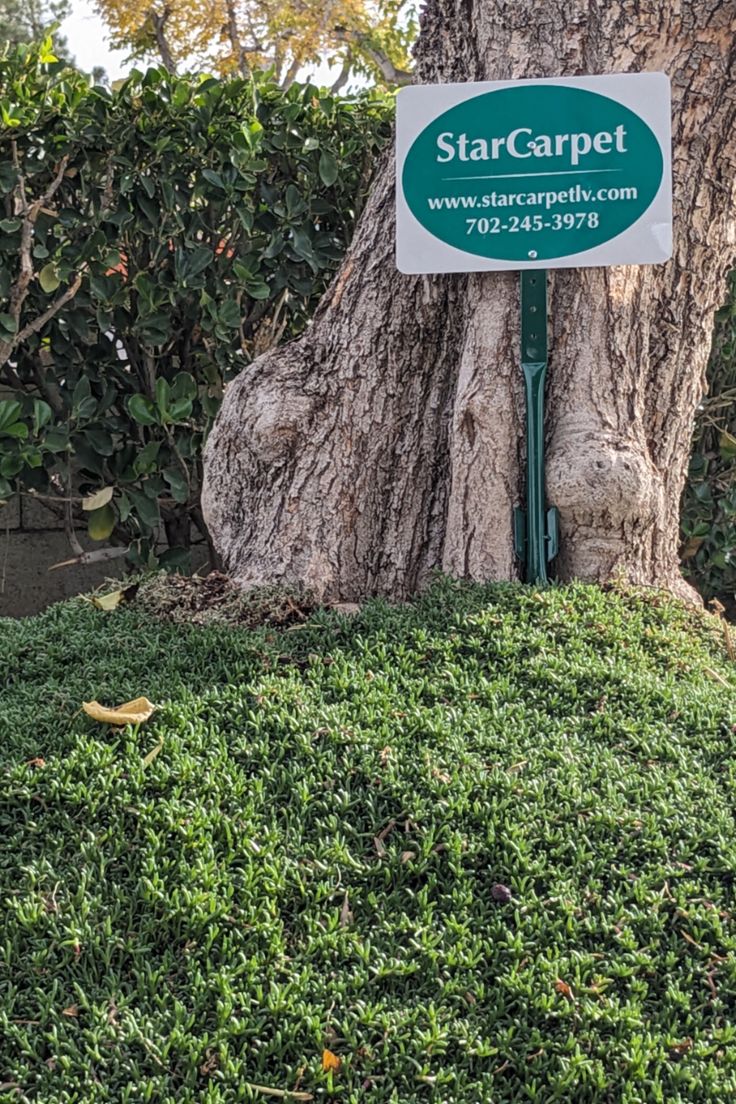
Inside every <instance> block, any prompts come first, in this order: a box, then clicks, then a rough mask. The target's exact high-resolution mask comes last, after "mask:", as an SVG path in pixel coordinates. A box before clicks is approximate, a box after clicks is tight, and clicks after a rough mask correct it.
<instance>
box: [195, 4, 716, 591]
mask: <svg viewBox="0 0 736 1104" xmlns="http://www.w3.org/2000/svg"><path fill="white" fill-rule="evenodd" d="M421 25H422V33H421V36H420V39H419V42H418V45H417V50H416V55H417V74H416V77H417V80H418V81H421V82H435V81H437V82H445V81H461V80H485V79H508V78H517V77H544V76H555V75H570V74H577V73H607V72H636V71H641V70H663V71H664V72H666V73H668V74H669V75H670V77H671V79H672V92H673V130H674V137H673V157H674V192H675V248H674V255H673V259H672V260H671V261H670V262H668V263H667V264H666V265H660V266H654V267H648V266H642V267H619V268H609V269H578V270H559V271H558V272H556V273H555V274H554V275H553V278H552V282H551V289H550V295H551V302H552V304H553V311H552V331H551V369H550V379H549V384H548V398H547V403H548V405H547V410H548V441H547V496H548V501H549V502H550V503H551V504H554V505H556V506H557V507H559V509H560V512H561V553H560V556H559V558H558V561H557V564H556V573H557V575H558V576H559V577H561V578H563V579H570V578H573V577H577V578H582V579H587V580H601V581H602V580H605V579H608V578H610V577H612V576H614V575H617V576H624V577H626V578H628V579H629V580H630V581H632V582H634V583H638V584H644V585H660V586H666V587H669V588H670V589H672V590H675V591H678V592H680V593H684V592H685V591H686V590H689V588H687V587H685V584H684V583H683V582H682V580H681V577H680V573H679V569H678V555H677V545H678V512H679V501H680V495H681V491H682V487H683V482H684V479H685V475H686V468H687V462H688V454H689V448H690V437H691V431H692V424H693V418H694V414H695V410H696V406H697V404H698V402H699V400H700V398H701V396H702V393H703V390H704V381H705V367H706V362H707V358H708V352H709V347H710V340H711V330H712V319H713V312H714V310H715V309H716V308H717V307H718V306H719V304H720V303H721V302H722V300H723V297H724V293H725V277H726V274H727V272H728V270H729V269H730V268H731V267H732V266H733V264H734V261H735V260H736V218H735V215H734V210H735V207H734V200H735V199H736V189H735V181H736V0H593V2H592V3H590V2H589V0H548V2H547V3H546V4H544V5H539V4H537V3H536V2H535V0H516V2H515V3H513V4H509V3H507V2H506V0H429V2H428V3H427V6H426V8H425V10H424V12H423V15H422V19H421ZM393 250H394V176H393V162H392V158H391V155H390V154H387V156H386V157H385V158H384V160H383V162H382V163H381V165H380V167H379V170H378V173H377V179H376V181H375V185H374V188H373V191H372V195H371V198H370V200H369V202H368V204H367V206H366V209H365V211H364V213H363V216H362V218H361V220H360V223H359V226H358V229H357V232H356V235H355V239H354V242H353V245H352V247H351V249H350V251H349V252H348V254H347V256H346V258H345V261H344V263H343V265H342V267H341V269H340V271H339V273H338V275H337V277H336V279H335V281H334V283H333V284H332V286H331V288H330V290H329V291H328V292H327V294H326V296H325V298H324V300H323V302H322V304H321V306H320V309H319V311H318V313H317V317H316V318H315V321H314V324H313V325H312V327H311V328H310V329H309V331H308V332H307V333H306V334H305V335H304V336H303V337H302V338H300V339H299V340H298V341H296V342H294V343H292V344H290V345H287V346H285V347H284V348H282V349H280V350H278V351H275V352H271V353H268V354H266V355H265V356H263V357H261V358H259V359H258V360H257V361H255V362H254V363H253V364H252V365H250V367H249V368H247V369H246V370H245V371H244V372H243V373H242V374H241V375H240V376H239V377H238V378H237V379H236V380H235V382H234V383H232V384H231V385H230V387H229V388H228V389H227V393H226V396H225V401H224V404H223V407H222V411H221V413H220V416H219V418H218V419H217V422H216V425H215V427H214V429H213V432H212V434H211V436H210V438H209V442H208V445H207V450H206V456H205V464H206V474H205V487H204V511H205V516H206V520H207V523H208V525H209V527H210V530H211V533H212V536H213V538H214V541H215V544H216V545H217V547H218V548H219V550H220V552H221V555H222V558H223V561H224V563H225V565H226V567H227V569H228V570H229V571H230V573H231V574H232V576H233V577H234V579H235V580H236V581H237V582H239V583H241V584H243V585H252V584H260V583H264V582H278V581H288V582H292V583H293V582H296V583H301V584H304V585H306V586H308V587H310V588H312V589H313V590H314V591H315V592H316V593H317V594H318V595H319V596H321V597H322V598H325V599H327V600H330V599H332V600H340V599H341V600H356V599H360V598H363V597H365V596H367V595H370V594H385V595H390V596H392V597H395V598H402V597H405V596H406V595H408V594H409V593H411V592H412V591H414V590H415V589H416V588H418V587H419V586H421V584H422V583H423V581H424V580H425V579H426V578H427V576H428V574H429V573H430V572H431V571H432V570H433V569H435V568H441V569H443V570H445V571H446V572H448V573H450V574H452V575H456V576H464V577H470V578H473V579H511V578H515V577H518V565H517V563H516V561H515V558H514V554H513V548H512V530H511V517H512V508H513V506H514V505H515V504H517V503H518V502H519V501H520V498H521V491H522V482H523V462H524V455H523V453H524V443H523V404H522V396H521V386H520V372H519V369H518V367H517V355H518V354H517V347H518V318H517V316H518V297H517V296H518V291H517V278H516V276H515V275H513V274H506V273H484V274H477V275H469V276H435V277H410V276H403V275H401V274H399V273H398V272H397V271H396V269H395V266H394V259H393Z"/></svg>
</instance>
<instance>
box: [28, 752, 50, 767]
mask: <svg viewBox="0 0 736 1104" xmlns="http://www.w3.org/2000/svg"><path fill="white" fill-rule="evenodd" d="M26 766H28V767H38V768H39V769H40V768H41V767H45V766H46V760H45V759H44V758H43V756H42V755H37V756H36V757H35V758H34V759H29V760H28V762H27V763H26Z"/></svg>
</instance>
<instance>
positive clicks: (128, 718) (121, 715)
mask: <svg viewBox="0 0 736 1104" xmlns="http://www.w3.org/2000/svg"><path fill="white" fill-rule="evenodd" d="M155 708H156V706H155V705H154V704H153V702H150V701H149V700H148V698H135V699H134V700H133V701H129V702H124V703H123V704H122V705H117V706H114V707H113V708H111V709H109V708H107V706H104V705H100V703H99V702H96V701H92V702H82V709H83V710H84V712H85V713H86V714H87V716H88V717H91V718H92V720H94V721H100V723H101V724H110V725H118V726H122V725H128V724H131V725H136V724H142V723H143V721H147V720H148V718H149V717H150V716H151V715H152V713H153V711H154V709H155Z"/></svg>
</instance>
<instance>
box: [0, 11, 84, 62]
mask: <svg viewBox="0 0 736 1104" xmlns="http://www.w3.org/2000/svg"><path fill="white" fill-rule="evenodd" d="M70 11H71V4H70V0H0V44H5V43H8V44H10V45H11V46H19V45H20V44H21V43H24V42H37V41H39V40H40V39H42V38H43V37H44V36H45V35H46V34H47V33H48V31H49V29H50V28H51V27H53V25H54V24H56V23H61V22H62V21H63V20H64V19H66V17H67V16H68V15H69V13H70ZM54 50H55V52H56V56H57V57H58V58H59V60H60V61H66V62H68V63H70V62H71V57H70V54H69V49H68V46H67V41H66V39H65V38H63V37H62V36H61V35H59V34H56V35H55V36H54Z"/></svg>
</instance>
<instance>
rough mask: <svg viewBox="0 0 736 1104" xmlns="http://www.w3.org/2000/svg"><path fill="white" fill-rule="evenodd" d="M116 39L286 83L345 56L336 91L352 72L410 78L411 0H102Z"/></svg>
mask: <svg viewBox="0 0 736 1104" xmlns="http://www.w3.org/2000/svg"><path fill="white" fill-rule="evenodd" d="M97 6H98V9H99V11H100V13H101V14H102V16H103V17H104V19H105V20H106V21H107V23H108V25H109V26H110V27H111V29H112V30H113V34H114V44H115V45H116V46H119V47H123V48H128V49H130V50H131V52H132V56H133V57H147V56H151V55H152V54H154V55H155V54H157V55H159V56H160V58H161V60H162V62H163V64H164V65H165V66H166V68H167V69H168V70H169V71H170V72H174V71H175V70H176V69H177V68H178V67H180V66H181V65H187V66H191V65H193V64H194V65H199V66H204V67H214V68H215V69H216V70H218V71H219V72H222V73H228V72H230V73H232V72H236V73H240V74H241V75H247V73H249V72H251V71H252V70H254V69H273V71H274V73H275V76H276V79H277V80H278V81H279V82H281V83H282V84H284V86H286V87H288V86H289V85H290V84H291V83H292V82H293V81H294V80H295V79H296V76H297V73H298V72H299V70H300V69H302V68H303V67H304V66H305V65H310V64H314V63H318V62H320V61H321V60H323V59H324V58H325V57H328V58H329V60H330V61H332V62H336V63H341V64H342V70H341V73H340V75H339V76H338V78H337V80H336V82H335V88H334V91H337V90H338V89H339V88H341V87H342V86H343V85H344V84H345V82H346V81H347V80H348V78H349V77H350V76H351V74H353V73H356V72H357V73H363V74H364V75H369V76H371V77H373V78H377V79H378V80H379V81H381V82H383V83H389V84H401V83H406V81H408V79H409V73H408V72H407V71H406V70H407V65H408V50H409V45H410V43H411V42H412V41H413V39H414V37H415V34H416V27H415V22H414V3H413V0H214V2H213V0H97Z"/></svg>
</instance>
